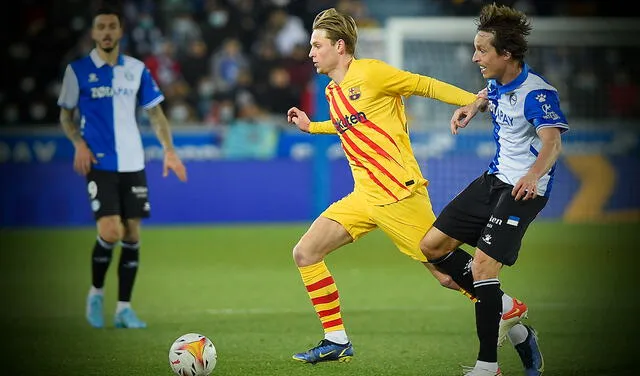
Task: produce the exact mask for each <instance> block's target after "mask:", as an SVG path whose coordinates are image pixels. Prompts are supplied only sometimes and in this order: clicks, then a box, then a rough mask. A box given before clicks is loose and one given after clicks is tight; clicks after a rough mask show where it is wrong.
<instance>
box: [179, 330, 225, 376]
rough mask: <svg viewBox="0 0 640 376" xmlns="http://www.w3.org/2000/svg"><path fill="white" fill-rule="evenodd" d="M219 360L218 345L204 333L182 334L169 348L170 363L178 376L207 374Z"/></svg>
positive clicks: (201, 375)
mask: <svg viewBox="0 0 640 376" xmlns="http://www.w3.org/2000/svg"><path fill="white" fill-rule="evenodd" d="M217 361H218V353H217V352H216V347H215V346H214V345H213V342H211V340H210V339H209V338H207V337H205V336H203V335H202V334H198V333H187V334H185V335H182V336H180V337H179V338H178V339H176V340H175V341H174V342H173V344H172V345H171V349H169V365H170V366H171V369H172V370H173V372H174V373H175V374H176V375H178V376H207V375H209V374H210V373H211V372H212V371H213V369H214V368H215V366H216V362H217Z"/></svg>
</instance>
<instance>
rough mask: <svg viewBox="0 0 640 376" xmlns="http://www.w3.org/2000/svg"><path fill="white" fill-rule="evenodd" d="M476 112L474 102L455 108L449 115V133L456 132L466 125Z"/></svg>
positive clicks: (476, 108)
mask: <svg viewBox="0 0 640 376" xmlns="http://www.w3.org/2000/svg"><path fill="white" fill-rule="evenodd" d="M477 113H478V107H477V106H476V105H475V103H471V104H468V105H466V106H464V107H460V108H458V109H457V110H455V111H454V113H453V116H451V124H450V127H451V134H454V135H456V134H458V129H459V128H464V127H466V126H467V124H469V122H470V121H471V119H473V117H474V116H476V114H477Z"/></svg>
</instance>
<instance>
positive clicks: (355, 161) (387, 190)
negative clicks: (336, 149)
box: [342, 146, 400, 201]
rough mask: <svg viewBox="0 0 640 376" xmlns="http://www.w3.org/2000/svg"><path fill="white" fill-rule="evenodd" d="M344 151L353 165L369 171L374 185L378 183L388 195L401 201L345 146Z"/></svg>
mask: <svg viewBox="0 0 640 376" xmlns="http://www.w3.org/2000/svg"><path fill="white" fill-rule="evenodd" d="M342 150H344V152H345V154H347V157H349V159H351V160H352V161H353V163H355V165H356V166H358V167H362V168H363V169H364V170H366V171H367V174H368V175H369V178H370V179H371V180H373V182H374V183H376V184H377V185H378V186H379V187H380V188H382V190H383V191H385V192H387V194H388V195H389V196H391V197H393V199H394V200H396V201H400V199H398V198H397V197H396V195H394V194H393V192H391V191H390V190H389V189H388V188H387V187H386V186H385V185H384V184H382V182H381V181H380V180H378V178H376V176H375V175H374V174H373V173H372V172H371V171H370V170H369V169H368V168H366V167H365V166H364V165H363V164H362V163H361V162H360V161H359V160H358V158H356V157H355V155H353V154H351V153H349V151H348V150H347V148H345V147H344V146H342Z"/></svg>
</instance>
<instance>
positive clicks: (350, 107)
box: [330, 91, 402, 167]
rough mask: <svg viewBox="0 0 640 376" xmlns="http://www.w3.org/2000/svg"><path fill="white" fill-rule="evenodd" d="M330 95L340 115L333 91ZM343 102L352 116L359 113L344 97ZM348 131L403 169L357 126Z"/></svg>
mask: <svg viewBox="0 0 640 376" xmlns="http://www.w3.org/2000/svg"><path fill="white" fill-rule="evenodd" d="M330 93H331V99H332V100H331V101H330V102H331V107H333V110H334V111H335V112H336V114H338V115H340V112H341V111H340V109H339V108H338V105H337V104H336V102H337V100H336V98H335V97H334V95H333V91H330ZM338 94H340V92H338ZM342 101H343V104H344V105H345V107H347V109H348V111H351V113H352V114H357V113H358V112H357V111H356V110H355V109H354V108H353V107H352V106H351V105H350V104H349V103H348V102H345V99H344V97H342ZM331 121H333V122H334V123H335V120H333V119H332V120H331ZM366 122H368V120H365V121H364V122H363V124H365V123H366ZM376 128H377V127H376ZM348 129H350V130H351V131H352V132H353V134H354V135H356V137H358V138H359V139H360V140H362V142H364V143H365V144H367V145H369V147H370V148H371V149H373V150H375V151H376V153H378V154H380V155H381V156H383V157H385V158H387V159H388V160H391V161H394V162H396V164H397V165H398V166H401V167H402V165H401V164H400V163H398V161H396V160H395V159H394V158H393V157H392V156H391V155H389V153H387V152H386V151H385V150H384V149H382V148H381V147H380V145H378V144H376V143H375V142H373V141H371V139H370V138H369V137H367V136H365V135H364V134H363V133H362V132H360V131H359V130H358V129H356V127H355V126H353V127H349V128H348ZM374 129H375V128H374ZM378 129H379V128H378ZM382 133H383V135H384V136H386V137H387V138H389V139H390V140H391V137H390V136H389V135H388V134H386V133H384V132H382ZM391 142H393V140H391ZM394 145H395V143H394ZM396 148H397V146H396Z"/></svg>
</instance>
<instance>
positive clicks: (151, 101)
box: [138, 67, 164, 110]
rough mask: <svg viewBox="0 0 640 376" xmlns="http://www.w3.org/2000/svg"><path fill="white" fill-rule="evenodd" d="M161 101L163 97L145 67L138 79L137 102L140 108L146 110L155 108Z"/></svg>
mask: <svg viewBox="0 0 640 376" xmlns="http://www.w3.org/2000/svg"><path fill="white" fill-rule="evenodd" d="M163 100H164V95H163V94H162V92H161V91H160V88H159V87H158V84H156V81H155V80H154V79H153V77H152V76H151V72H149V69H147V68H146V67H145V68H144V70H143V71H142V76H141V77H140V90H139V91H138V102H139V103H140V106H142V108H144V109H145V110H146V109H149V108H151V107H155V106H156V105H158V104H159V103H160V102H162V101H163Z"/></svg>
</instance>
